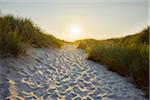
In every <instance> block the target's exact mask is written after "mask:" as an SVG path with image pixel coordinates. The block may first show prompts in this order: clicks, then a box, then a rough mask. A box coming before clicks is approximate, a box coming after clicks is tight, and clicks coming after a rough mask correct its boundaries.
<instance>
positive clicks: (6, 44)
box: [0, 15, 63, 56]
mask: <svg viewBox="0 0 150 100" xmlns="http://www.w3.org/2000/svg"><path fill="white" fill-rule="evenodd" d="M62 43H63V42H62V41H61V40H59V39H56V38H55V37H54V36H52V35H48V34H44V33H43V32H41V30H40V29H39V28H38V27H37V26H35V25H33V23H32V21H30V20H29V19H22V18H15V17H13V16H11V15H1V16H0V53H1V54H4V55H7V54H11V55H15V56H17V55H18V54H22V53H25V52H26V50H27V48H29V47H47V48H49V47H57V48H60V47H61V46H62Z"/></svg>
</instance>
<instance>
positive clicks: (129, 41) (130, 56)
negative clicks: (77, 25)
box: [77, 27, 149, 96]
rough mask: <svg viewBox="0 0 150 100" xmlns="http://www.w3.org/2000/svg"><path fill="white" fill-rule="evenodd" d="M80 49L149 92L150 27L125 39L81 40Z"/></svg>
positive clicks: (90, 57) (92, 58)
mask: <svg viewBox="0 0 150 100" xmlns="http://www.w3.org/2000/svg"><path fill="white" fill-rule="evenodd" d="M77 42H78V43H79V48H82V49H84V50H85V51H86V52H88V54H89V59H91V60H94V61H96V62H100V63H101V64H104V65H106V67H107V68H108V69H110V70H112V71H115V72H117V73H119V74H121V75H124V76H126V77H130V81H131V82H133V83H135V84H136V85H137V86H138V87H139V88H142V89H143V90H145V91H146V95H147V96H148V92H149V27H147V28H146V29H144V30H143V31H142V32H140V33H138V34H135V35H131V36H127V37H124V38H116V39H108V40H99V41H98V40H92V39H87V40H80V41H77Z"/></svg>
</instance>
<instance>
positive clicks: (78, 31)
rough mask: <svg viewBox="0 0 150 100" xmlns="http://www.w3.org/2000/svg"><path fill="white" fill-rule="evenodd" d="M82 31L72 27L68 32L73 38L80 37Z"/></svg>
mask: <svg viewBox="0 0 150 100" xmlns="http://www.w3.org/2000/svg"><path fill="white" fill-rule="evenodd" d="M81 33H82V30H81V28H80V27H79V26H72V27H71V28H70V30H69V34H70V35H73V36H81Z"/></svg>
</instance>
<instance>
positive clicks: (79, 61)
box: [0, 45, 144, 100]
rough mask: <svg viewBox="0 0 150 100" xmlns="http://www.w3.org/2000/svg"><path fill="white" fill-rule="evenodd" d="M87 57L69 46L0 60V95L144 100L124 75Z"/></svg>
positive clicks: (23, 99)
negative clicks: (29, 55) (23, 56)
mask: <svg viewBox="0 0 150 100" xmlns="http://www.w3.org/2000/svg"><path fill="white" fill-rule="evenodd" d="M86 56H87V54H86V53H85V52H83V51H82V50H80V49H76V48H75V47H74V46H71V45H66V46H65V47H64V49H63V50H47V49H36V50H33V51H32V57H28V58H21V59H14V58H9V59H3V60H0V94H1V95H0V98H1V99H2V100H3V99H6V98H11V99H12V100H57V99H60V100H64V99H65V100H80V99H82V100H144V98H143V92H142V91H140V90H138V89H136V88H135V87H134V86H133V85H132V84H130V83H128V82H127V81H126V79H125V78H123V77H121V76H119V75H117V74H116V73H113V72H110V71H108V70H107V69H106V68H105V67H104V66H102V65H99V64H97V63H95V62H92V61H90V60H86ZM34 59H35V60H34ZM1 99H0V100H1Z"/></svg>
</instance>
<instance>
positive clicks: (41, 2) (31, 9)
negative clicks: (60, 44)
mask: <svg viewBox="0 0 150 100" xmlns="http://www.w3.org/2000/svg"><path fill="white" fill-rule="evenodd" d="M0 9H1V11H2V13H3V14H13V15H15V16H19V17H26V18H30V19H31V20H32V21H33V22H34V23H35V24H37V25H38V26H39V27H41V29H42V30H43V31H46V32H48V33H50V34H53V35H55V36H57V37H58V38H61V39H65V40H68V41H73V40H76V39H82V38H96V39H106V38H111V37H120V36H125V35H127V34H133V33H135V32H138V31H141V30H142V29H143V28H144V27H146V26H147V25H148V0H57V1H56V0H11V2H10V0H0ZM74 26H77V27H78V28H80V30H82V31H81V33H80V35H78V36H75V35H73V34H69V30H70V29H71V28H72V27H74Z"/></svg>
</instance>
